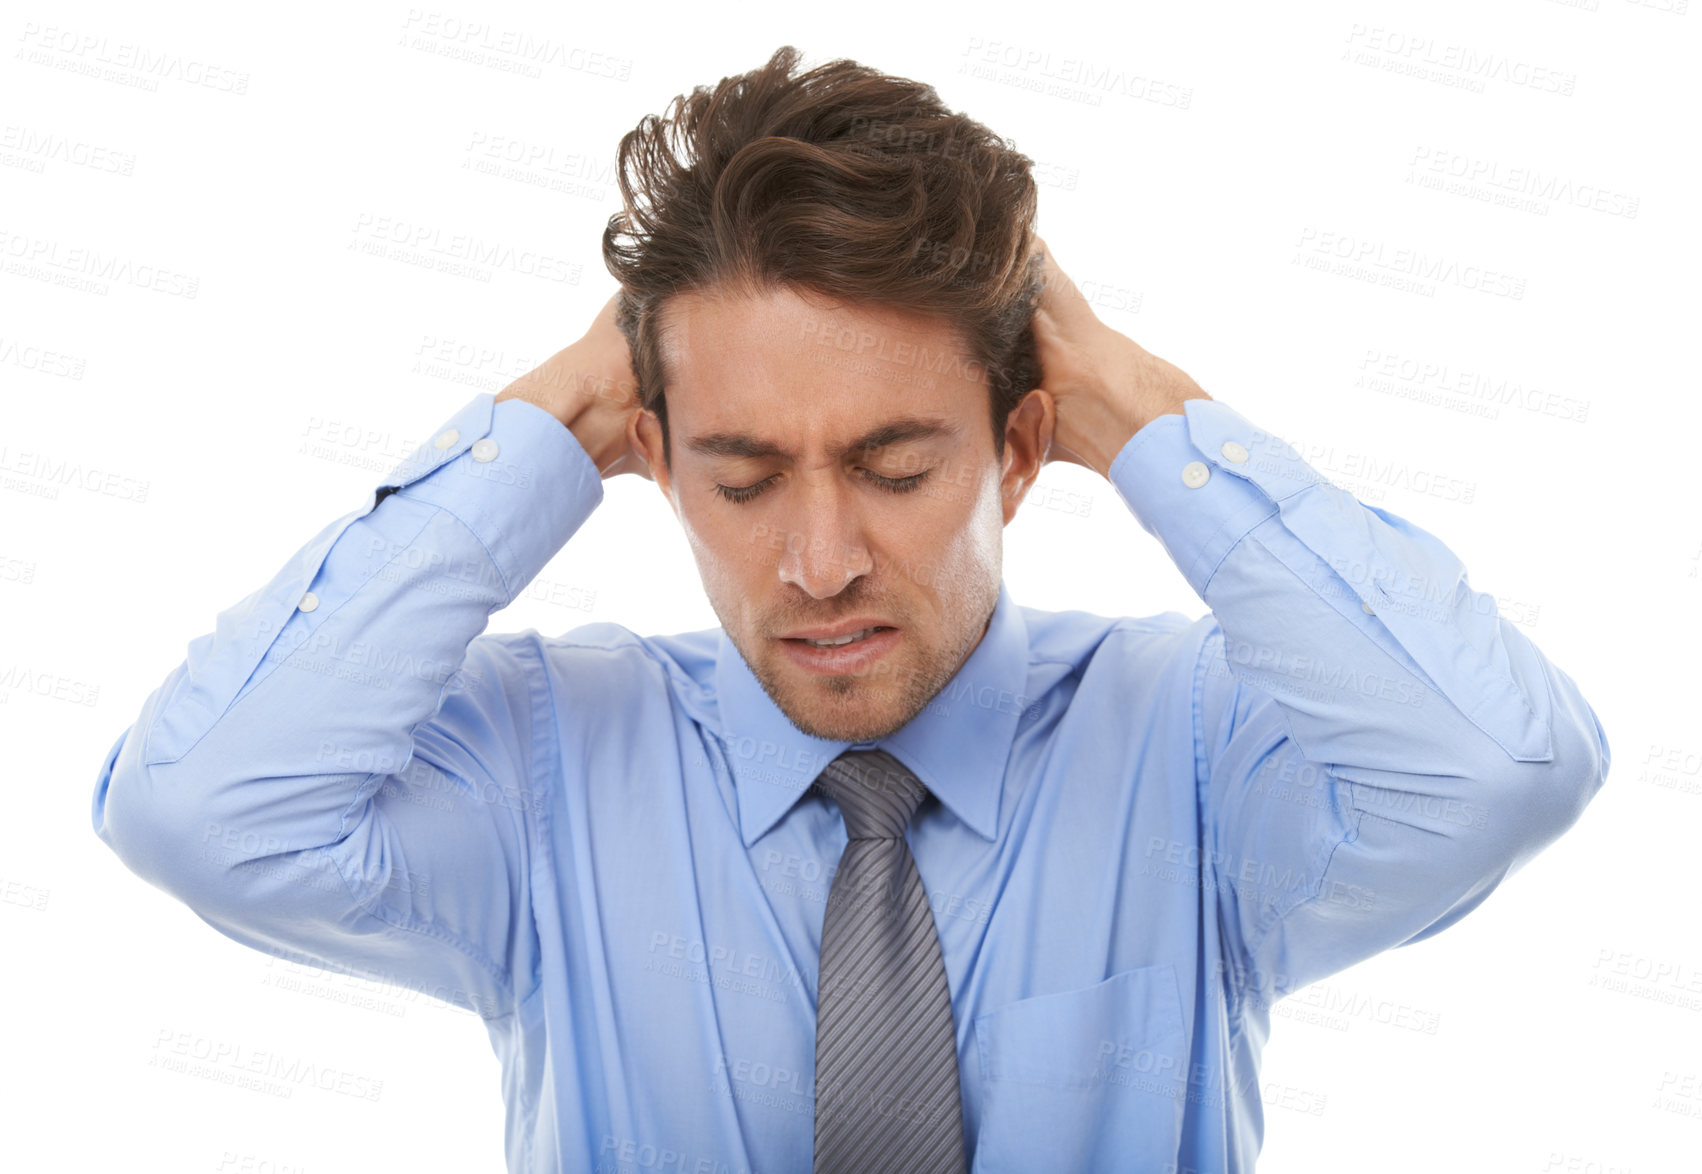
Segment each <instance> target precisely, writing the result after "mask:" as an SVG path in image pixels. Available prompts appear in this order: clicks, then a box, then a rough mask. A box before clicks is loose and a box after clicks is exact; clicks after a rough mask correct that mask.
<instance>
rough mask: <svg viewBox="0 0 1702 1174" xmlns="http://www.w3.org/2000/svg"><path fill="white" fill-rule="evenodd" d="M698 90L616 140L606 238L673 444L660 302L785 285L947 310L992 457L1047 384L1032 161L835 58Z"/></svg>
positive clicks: (635, 347) (637, 354)
mask: <svg viewBox="0 0 1702 1174" xmlns="http://www.w3.org/2000/svg"><path fill="white" fill-rule="evenodd" d="M799 58H800V54H799V52H798V50H797V49H795V48H793V47H792V46H790V45H785V46H782V47H781V48H779V49H777V50H775V52H774V55H773V56H772V57H770V58H769V60H768V63H767V64H766V65H764V66H763V67H762V68H760V69H756V70H752V71H751V72H749V73H744V74H740V75H738V76H735V77H725V78H722V79H721V81H720V82H719V83H718V84H717V85H716V86H715V87H714V89H710V88H709V87H707V86H702V85H700V86H697V87H695V88H694V89H693V90H692V91H691V93H690V94H681V95H678V96H677V97H675V98H674V99H673V100H672V101H671V102H670V103H669V105H668V107H667V109H666V110H665V112H664V114H663V115H662V116H657V115H654V114H650V115H646V116H645V117H644V118H643V119H642V120H640V122H639V124H638V126H637V127H636V128H634V129H633V130H631V131H629V132H627V134H626V135H625V136H623V137H622V139H621V142H620V148H619V156H618V163H617V168H616V171H617V175H618V178H619V182H620V189H621V200H622V204H623V205H624V206H623V209H622V211H620V212H617V213H615V214H614V215H613V216H611V217H610V218H609V223H608V227H607V228H606V229H605V230H604V232H603V260H604V262H605V264H607V266H608V268H609V272H610V273H612V274H614V276H615V278H616V280H618V281H619V282H620V286H621V289H620V294H619V297H618V300H617V314H616V322H617V324H618V325H619V327H620V329H621V331H622V333H623V334H625V336H626V340H627V344H628V346H629V348H630V350H631V351H632V360H633V373H634V375H636V376H637V379H638V396H639V402H640V403H641V405H642V406H643V407H646V408H649V409H650V410H652V411H654V412H655V413H656V415H657V416H658V417H659V419H660V423H661V426H662V438H663V460H664V462H665V463H671V462H669V456H668V414H667V400H666V397H665V395H664V392H665V390H666V388H665V374H664V369H663V364H662V358H661V348H660V342H659V337H658V336H659V334H660V322H659V317H660V311H661V310H662V308H663V306H664V304H665V302H666V300H667V299H668V298H670V297H672V296H673V295H676V294H681V293H687V292H709V291H716V292H729V293H734V294H738V293H755V292H759V291H761V290H763V289H765V288H776V287H778V288H790V289H794V290H798V291H800V292H811V293H817V294H822V295H826V296H828V297H830V298H833V299H843V300H845V301H847V302H850V303H853V304H855V303H872V304H874V305H878V306H883V307H887V308H891V309H895V310H901V311H911V312H917V313H921V314H925V315H929V316H933V317H935V318H936V319H939V320H943V321H944V322H946V323H947V324H948V325H950V326H951V327H952V328H953V330H954V331H955V332H956V334H957V336H958V338H959V340H960V342H961V343H965V344H967V349H968V351H969V353H970V355H971V356H972V358H973V361H974V364H975V365H976V366H978V367H980V368H981V369H982V370H984V371H985V373H986V377H987V386H988V397H989V403H990V408H991V416H992V426H993V444H994V449H995V452H996V453H998V454H999V455H1001V456H1002V455H1003V453H1004V434H1005V425H1006V421H1007V418H1008V417H1009V415H1010V412H1011V409H1012V408H1014V407H1015V406H1016V403H1017V401H1019V400H1020V399H1021V398H1022V397H1023V395H1025V394H1026V393H1027V392H1028V391H1029V390H1030V389H1031V388H1033V387H1034V386H1036V385H1037V384H1038V382H1039V379H1040V367H1039V362H1038V360H1037V358H1036V355H1035V347H1034V332H1033V326H1032V323H1033V315H1034V307H1035V305H1036V303H1037V301H1038V298H1039V293H1040V285H1041V279H1040V264H1041V260H1040V258H1039V257H1038V256H1037V255H1034V254H1033V253H1032V247H1033V246H1032V242H1031V239H1030V235H1031V231H1032V227H1033V222H1034V214H1035V204H1036V194H1035V185H1034V179H1033V176H1032V174H1031V168H1032V167H1033V160H1031V159H1030V158H1028V156H1026V155H1023V154H1021V153H1019V152H1018V151H1017V150H1016V149H1015V145H1014V144H1012V143H1007V142H1006V141H1005V140H1004V139H1002V138H1000V137H999V136H997V135H995V134H994V133H993V132H992V131H990V130H988V129H987V128H986V127H985V126H983V125H982V124H981V123H979V122H976V121H974V120H973V119H971V118H968V117H966V116H965V115H962V114H955V113H953V112H951V111H950V110H948V109H947V108H946V107H945V106H944V105H943V104H942V103H941V102H940V99H939V96H938V95H937V94H936V93H935V91H934V88H933V87H932V86H929V85H924V84H922V83H920V82H915V81H910V80H907V79H905V78H900V77H892V76H890V75H887V74H884V73H880V72H878V71H876V70H874V69H871V68H869V67H867V66H864V65H860V64H858V63H857V62H855V61H851V60H848V59H845V58H840V59H836V60H833V61H829V62H826V63H825V64H822V65H819V66H816V67H814V68H812V69H809V70H807V71H805V72H803V73H798V72H796V70H797V66H798V62H799Z"/></svg>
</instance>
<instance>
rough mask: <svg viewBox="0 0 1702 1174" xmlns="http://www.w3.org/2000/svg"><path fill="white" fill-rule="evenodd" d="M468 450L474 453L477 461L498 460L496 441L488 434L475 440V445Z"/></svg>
mask: <svg viewBox="0 0 1702 1174" xmlns="http://www.w3.org/2000/svg"><path fill="white" fill-rule="evenodd" d="M467 451H468V452H471V453H472V454H473V459H474V460H475V461H494V460H496V441H494V440H492V439H491V438H490V437H488V436H487V437H485V438H484V439H483V440H475V441H474V442H473V447H472V448H470V449H468V450H467Z"/></svg>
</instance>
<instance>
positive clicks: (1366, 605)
mask: <svg viewBox="0 0 1702 1174" xmlns="http://www.w3.org/2000/svg"><path fill="white" fill-rule="evenodd" d="M1359 610H1360V611H1362V612H1364V613H1365V614H1366V615H1368V616H1374V615H1376V614H1377V609H1376V608H1374V607H1372V606H1371V603H1370V601H1369V600H1364V599H1362V600H1360V601H1359Z"/></svg>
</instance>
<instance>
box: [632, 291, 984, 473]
mask: <svg viewBox="0 0 1702 1174" xmlns="http://www.w3.org/2000/svg"><path fill="white" fill-rule="evenodd" d="M658 326H659V330H658V334H657V343H658V352H659V357H660V358H661V360H662V368H663V371H664V372H665V380H666V385H667V395H668V416H669V420H670V423H671V425H672V430H677V431H678V432H680V433H682V434H684V435H686V436H688V437H689V436H691V435H692V434H694V433H700V432H708V431H712V430H723V429H729V428H738V429H742V430H747V431H750V432H752V433H756V434H762V435H776V436H778V435H780V434H782V433H784V434H785V435H786V436H787V437H788V438H790V439H791V440H794V441H800V442H801V443H805V444H816V443H818V442H819V443H820V444H822V445H826V446H829V447H831V445H832V444H833V443H834V442H835V441H836V440H842V439H843V438H844V437H845V436H846V435H847V434H848V433H850V432H853V431H862V430H864V429H866V428H867V426H869V425H870V424H871V423H879V422H882V421H884V420H885V419H888V418H891V417H895V416H900V415H906V416H934V417H944V418H950V419H954V420H958V421H961V422H963V423H968V422H970V421H977V422H978V423H979V426H980V427H981V429H982V430H985V429H986V426H987V421H988V418H989V413H990V410H991V409H990V408H989V406H988V403H987V384H986V374H985V372H984V371H983V370H982V369H981V366H980V364H979V363H977V362H976V360H975V358H974V355H973V352H972V351H971V350H970V348H969V347H968V346H967V345H966V344H965V340H964V339H963V337H962V335H961V334H960V333H959V332H958V331H957V330H956V329H955V328H954V327H953V326H952V325H951V324H950V323H949V322H947V321H946V320H945V319H943V318H939V317H936V316H932V315H927V314H920V313H916V312H914V311H906V310H899V309H894V308H892V307H889V306H881V305H876V304H872V303H867V302H856V303H846V302H842V301H836V300H834V299H831V298H829V297H827V296H825V295H821V294H817V293H814V292H810V291H798V290H793V289H790V288H786V287H771V288H769V289H766V290H764V291H762V292H760V293H755V294H730V293H726V292H723V291H720V290H712V291H707V292H696V291H694V292H690V293H682V294H676V295H675V296H673V297H671V298H669V299H668V300H667V301H666V302H665V303H664V304H663V306H662V310H661V313H660V316H659V318H658ZM960 431H963V432H967V431H968V429H962V430H960Z"/></svg>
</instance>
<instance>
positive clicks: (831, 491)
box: [780, 470, 875, 599]
mask: <svg viewBox="0 0 1702 1174" xmlns="http://www.w3.org/2000/svg"><path fill="white" fill-rule="evenodd" d="M798 480H799V487H798V491H797V492H796V493H795V494H794V495H793V500H794V501H795V503H796V505H797V509H796V511H795V512H794V513H793V514H792V516H791V518H789V519H788V521H789V522H790V523H791V524H790V525H789V526H788V528H787V531H786V546H785V552H784V553H783V554H781V556H780V581H781V582H782V583H791V584H793V585H794V586H796V587H798V588H800V589H802V590H803V591H806V592H808V593H809V594H810V595H811V596H813V597H814V598H816V599H830V598H832V597H833V596H835V595H838V594H839V593H840V592H841V591H843V590H845V588H846V587H847V586H849V585H850V584H851V582H852V580H854V579H856V578H857V577H858V576H860V575H866V574H868V573H869V572H870V571H871V570H873V569H874V565H875V564H874V556H873V555H872V554H871V553H870V551H869V547H868V544H867V542H866V540H865V538H864V535H863V517H862V511H861V508H860V506H859V505H858V504H857V502H856V501H855V500H854V493H855V490H854V489H852V488H851V487H849V486H847V485H846V484H845V483H844V480H843V478H842V477H840V476H839V475H838V474H837V473H836V472H835V471H833V470H824V471H821V472H820V473H819V474H816V475H811V474H804V475H802V476H800V477H799V479H798Z"/></svg>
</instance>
